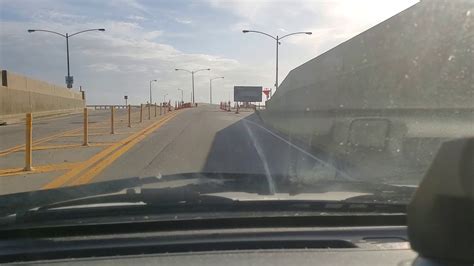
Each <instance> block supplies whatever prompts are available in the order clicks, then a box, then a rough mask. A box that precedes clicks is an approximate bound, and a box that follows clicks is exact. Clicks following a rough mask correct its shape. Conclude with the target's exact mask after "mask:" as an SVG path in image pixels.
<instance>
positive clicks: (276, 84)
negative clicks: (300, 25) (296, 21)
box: [242, 30, 313, 90]
mask: <svg viewBox="0 0 474 266" xmlns="http://www.w3.org/2000/svg"><path fill="white" fill-rule="evenodd" d="M242 32H243V33H249V32H253V33H259V34H263V35H265V36H268V37H270V38H272V39H274V40H275V41H276V74H275V76H276V78H275V90H278V45H280V44H281V43H280V40H281V39H283V38H286V37H288V36H291V35H297V34H307V35H311V34H313V33H312V32H310V31H303V32H293V33H290V34H287V35H284V36H282V37H279V36H278V35H277V36H272V35H270V34H268V33H265V32H261V31H256V30H243V31H242Z"/></svg>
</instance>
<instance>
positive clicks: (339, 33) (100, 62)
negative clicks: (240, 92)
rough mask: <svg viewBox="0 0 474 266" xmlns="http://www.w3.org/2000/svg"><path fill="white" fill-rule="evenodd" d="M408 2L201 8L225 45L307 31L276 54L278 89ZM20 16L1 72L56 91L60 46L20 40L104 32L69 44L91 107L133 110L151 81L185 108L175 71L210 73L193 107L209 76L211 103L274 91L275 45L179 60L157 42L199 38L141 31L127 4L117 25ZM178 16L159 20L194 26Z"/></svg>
mask: <svg viewBox="0 0 474 266" xmlns="http://www.w3.org/2000/svg"><path fill="white" fill-rule="evenodd" d="M414 2H416V1H415V0H396V1H395V0H394V1H375V0H360V1H353V0H339V1H335V0H331V1H330V0H324V1H317V0H308V1H297V2H295V1H289V0H288V1H285V0H279V1H276V2H275V1H250V0H243V1H229V0H210V2H209V3H210V5H211V6H212V7H213V8H214V11H216V10H217V11H219V12H224V13H226V14H232V15H233V16H232V17H233V19H232V20H229V21H230V22H227V24H224V23H223V24H222V25H220V24H219V21H216V31H220V32H224V33H223V34H228V35H224V36H229V35H231V36H236V35H233V34H240V35H243V34H242V33H241V30H242V29H244V28H249V29H255V30H262V31H267V32H269V33H271V34H281V35H283V34H287V33H288V32H293V31H300V30H305V31H306V30H311V31H313V35H311V36H307V35H304V36H293V37H291V38H288V39H285V41H284V44H283V45H282V46H281V50H280V53H281V54H280V55H281V56H280V70H281V71H280V81H282V80H283V78H284V76H285V74H286V73H288V71H289V70H290V69H292V68H294V67H296V66H298V65H300V64H301V63H303V62H304V61H306V60H309V59H311V58H313V57H315V56H317V55H318V54H320V53H321V52H323V51H324V50H326V49H328V48H330V47H333V46H334V45H337V44H338V43H340V42H342V41H344V40H346V39H348V38H350V37H352V36H353V35H355V34H357V33H359V32H361V31H363V30H365V29H367V28H369V27H370V26H372V25H374V24H376V23H378V22H380V21H382V20H384V19H386V18H388V17H389V16H391V15H393V14H395V13H397V12H399V11H401V10H402V9H403V8H405V7H408V6H409V5H410V4H412V3H414ZM32 3H36V2H32ZM10 6H14V5H10ZM24 7H25V9H24V10H23V9H22V10H21V12H23V13H24V14H26V13H28V12H29V11H31V13H32V14H35V15H33V16H31V20H30V21H10V22H8V21H4V20H2V21H1V23H2V30H1V31H0V39H1V40H2V41H1V42H0V48H1V52H2V64H3V65H4V66H6V67H10V68H13V69H12V70H13V71H16V72H21V73H24V74H27V75H32V76H35V77H37V78H39V79H43V80H48V81H52V82H55V83H58V84H63V82H64V74H65V73H64V68H65V59H64V58H65V49H64V42H63V41H62V40H61V39H60V38H53V37H52V36H48V35H47V34H39V33H38V34H27V33H26V29H27V28H31V27H35V28H47V29H53V30H57V31H60V32H66V31H69V32H74V31H79V30H83V29H86V28H97V27H104V28H106V32H94V33H93V32H91V33H87V34H83V35H78V36H75V37H74V38H73V39H71V43H70V45H71V47H70V48H71V70H72V74H73V75H74V77H75V86H77V87H78V86H79V85H83V87H84V88H85V89H86V91H87V95H88V102H89V103H91V104H93V103H117V102H118V101H121V100H122V97H123V93H124V92H127V93H128V94H129V95H130V99H131V103H132V104H134V103H138V102H137V101H142V102H143V101H146V99H147V97H148V90H147V87H148V81H149V80H150V79H158V80H159V82H158V83H157V84H156V87H154V88H155V91H154V94H156V95H157V96H156V97H161V95H163V93H169V94H170V95H169V96H171V97H175V99H177V97H180V93H178V91H177V88H182V89H185V98H187V99H189V91H190V86H191V81H190V76H189V74H187V73H184V72H175V71H174V69H175V68H177V67H179V68H188V69H197V68H211V69H212V71H211V73H207V72H200V73H199V74H197V75H196V98H197V99H198V100H199V101H207V100H208V88H209V77H210V76H215V75H219V76H224V77H225V79H224V80H220V81H219V82H216V85H215V90H214V92H215V99H217V100H222V99H228V95H229V92H230V91H231V89H232V88H233V86H234V85H236V84H240V85H263V86H270V85H272V84H273V83H274V50H273V49H274V44H272V43H269V42H263V41H261V40H260V39H258V38H250V36H245V37H242V38H241V39H240V40H239V42H240V43H239V45H238V46H232V48H229V49H237V52H235V51H228V50H229V49H228V50H227V51H226V49H222V50H221V51H220V53H222V54H223V55H221V56H217V55H215V54H212V52H207V53H203V52H200V51H204V49H205V48H206V47H207V46H208V45H214V46H215V47H219V48H220V47H222V46H224V48H226V47H225V46H226V45H228V46H231V45H232V44H229V43H228V42H226V41H227V40H226V38H225V37H224V38H221V39H219V42H218V43H211V41H210V42H209V43H192V45H193V51H194V52H186V51H184V50H182V49H178V48H177V47H180V46H178V44H179V43H169V42H166V40H167V39H166V38H170V37H180V38H179V41H180V42H189V40H192V39H193V37H195V36H196V34H200V33H199V32H197V31H196V32H194V31H192V32H187V31H173V30H172V29H169V30H168V29H164V28H160V26H159V25H160V24H159V23H157V24H156V25H155V24H154V26H153V28H151V27H150V26H149V25H147V23H151V22H152V19H147V18H151V16H152V14H150V13H149V8H147V7H145V6H143V5H142V4H141V3H139V2H137V1H134V0H120V1H110V2H108V8H110V10H111V11H112V12H115V11H116V10H124V12H125V14H133V15H129V16H124V17H125V19H122V21H119V20H113V19H110V18H108V19H105V18H102V17H100V16H96V17H92V18H91V17H83V16H81V15H77V14H70V13H67V12H65V11H64V10H67V9H63V10H61V9H51V10H47V9H46V11H45V9H41V10H37V9H36V8H35V6H34V4H31V6H28V5H25V6H24ZM114 8H115V9H114ZM18 12H20V11H18ZM171 14H175V13H174V12H171ZM182 16H183V17H181V16H176V15H174V16H171V15H170V16H166V17H167V19H168V20H175V21H176V22H178V23H182V24H185V25H190V24H194V23H196V24H198V23H199V22H200V21H199V16H197V17H189V18H188V17H185V16H186V15H182ZM145 21H146V22H147V23H144V22H145ZM153 23H155V21H153ZM196 28H197V27H196ZM229 28H230V29H231V33H230V34H229V32H228V29H229ZM194 29H195V28H193V30H194ZM165 30H166V31H165ZM196 30H198V29H196ZM216 31H213V32H216ZM221 40H222V41H221ZM269 41H270V40H269ZM235 47H237V48H235ZM246 49H247V50H246ZM231 52H234V53H231ZM230 54H233V56H230ZM262 54H263V55H262ZM249 55H250V56H249ZM244 58H248V59H244ZM262 58H263V59H262ZM134 101H135V102H134Z"/></svg>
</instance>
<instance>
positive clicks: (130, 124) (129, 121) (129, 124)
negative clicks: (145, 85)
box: [128, 104, 132, 127]
mask: <svg viewBox="0 0 474 266" xmlns="http://www.w3.org/2000/svg"><path fill="white" fill-rule="evenodd" d="M128 127H132V106H131V105H130V104H129V105H128Z"/></svg>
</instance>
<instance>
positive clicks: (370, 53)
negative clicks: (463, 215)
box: [0, 0, 474, 214]
mask: <svg viewBox="0 0 474 266" xmlns="http://www.w3.org/2000/svg"><path fill="white" fill-rule="evenodd" d="M0 12H1V13H0V14H1V17H0V20H1V29H0V38H1V44H0V48H1V55H0V68H1V71H2V75H1V87H0V102H1V104H0V123H1V126H0V205H2V207H1V208H0V213H3V214H11V213H14V212H15V208H17V207H18V208H20V207H21V208H26V209H28V208H29V207H41V206H36V205H34V204H33V205H29V204H28V203H29V202H32V201H33V199H35V200H37V198H31V197H30V196H31V195H25V194H21V195H22V196H21V195H20V194H18V195H20V196H21V197H18V198H15V201H9V200H11V199H12V198H11V197H10V198H8V197H6V195H12V194H15V193H21V192H32V191H52V193H51V194H48V199H49V201H47V202H44V204H56V203H58V202H61V201H64V200H73V199H77V198H81V197H87V196H92V194H91V195H87V193H85V192H84V191H83V190H81V191H82V192H81V193H83V194H81V195H76V194H75V192H77V191H73V190H71V191H70V193H71V194H70V195H69V198H68V197H67V195H66V194H67V193H66V194H64V193H63V194H61V195H63V196H64V195H66V196H64V197H65V198H64V197H63V198H61V197H59V198H57V199H55V198H54V197H53V196H52V195H55V194H54V193H55V191H58V190H57V189H61V188H66V187H71V188H74V187H81V186H84V185H91V184H102V185H100V186H97V187H95V189H94V194H93V196H99V195H100V194H101V192H103V193H111V192H113V193H119V192H120V191H121V190H122V189H126V188H129V187H144V186H145V185H153V186H154V187H155V188H166V189H167V190H166V191H167V194H166V195H167V197H168V198H167V200H168V201H169V202H175V201H176V202H182V201H185V200H186V197H187V196H189V195H190V193H191V194H192V195H195V194H193V193H195V192H196V193H199V195H214V196H216V195H217V196H219V197H222V198H231V199H233V200H240V201H244V200H246V201H252V200H259V201H261V200H279V201H285V200H315V201H316V200H318V201H324V200H327V201H352V200H353V201H357V202H378V203H387V204H393V203H400V204H406V203H407V202H409V200H410V198H411V195H412V194H413V191H414V190H415V189H416V187H417V186H418V184H419V183H420V181H421V180H422V178H423V176H424V174H425V173H426V171H427V169H428V168H429V167H430V164H431V163H432V161H433V158H434V156H435V155H436V152H437V151H438V149H439V147H440V145H441V144H442V143H443V142H444V141H446V140H450V139H455V138H462V137H468V136H473V135H474V130H473V121H474V95H473V92H474V80H473V77H474V75H473V62H474V61H473V60H472V59H473V53H474V47H473V44H474V28H473V25H474V23H473V17H474V9H473V2H472V1H469V0H459V1H447V0H425V1H416V0H404V1H400V0H397V1H370V0H367V1H365V0H364V1H345V0H333V1H318V0H311V1H297V2H295V1H276V2H274V1H219V0H215V1H214V0H213V1H146V0H130V1H59V0H58V1H55V0H51V1H13V0H11V1H10V0H2V1H0ZM134 177H138V178H144V179H143V180H147V181H146V182H142V181H139V182H138V181H137V180H138V179H133V180H135V181H137V182H135V181H133V182H135V183H133V182H132V183H126V182H125V181H126V180H130V178H134ZM150 177H151V178H154V179H152V180H150V179H146V178H150ZM124 180H125V181H124ZM104 181H107V182H108V183H105V185H104V183H102V182H104ZM114 181H117V182H118V183H117V182H114ZM121 181H122V182H121ZM120 182H121V183H120ZM127 182H128V181H127ZM112 187H113V188H114V189H111V188H112ZM183 188H186V190H182V189H183ZM101 189H104V190H103V191H102V190H101ZM173 189H174V190H173ZM183 191H185V192H186V193H184V192H183ZM68 193H69V192H68ZM160 195H161V194H160ZM170 195H171V196H170ZM185 195H186V196H185ZM36 196H38V195H36ZM40 196H41V195H40ZM40 196H38V197H40ZM217 196H216V197H217ZM2 197H3V203H2V202H1V201H2ZM157 197H160V196H159V195H157ZM180 197H182V198H180ZM171 198H172V199H171ZM7 199H8V200H7ZM180 199H181V201H180ZM12 202H17V203H18V202H21V204H20V205H21V206H20V205H18V206H17V205H15V204H14V203H12ZM38 202H42V201H41V200H40V201H38ZM200 202H202V201H200ZM36 204H40V203H36ZM7 205H8V206H7ZM6 209H8V210H9V211H4V210H6ZM1 210H3V211H1Z"/></svg>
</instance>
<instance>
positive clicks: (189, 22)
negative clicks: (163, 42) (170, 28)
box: [174, 18, 193, 24]
mask: <svg viewBox="0 0 474 266" xmlns="http://www.w3.org/2000/svg"><path fill="white" fill-rule="evenodd" d="M174 20H175V21H176V22H178V23H181V24H191V23H193V21H192V20H190V19H183V18H174Z"/></svg>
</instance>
